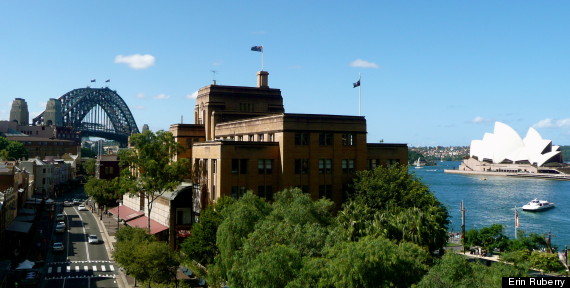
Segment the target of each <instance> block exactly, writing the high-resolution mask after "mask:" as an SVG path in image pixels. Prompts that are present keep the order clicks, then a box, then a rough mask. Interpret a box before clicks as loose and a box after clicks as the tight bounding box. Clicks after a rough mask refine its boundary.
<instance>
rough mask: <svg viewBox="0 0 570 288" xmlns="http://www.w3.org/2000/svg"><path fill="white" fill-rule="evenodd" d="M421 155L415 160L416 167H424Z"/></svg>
mask: <svg viewBox="0 0 570 288" xmlns="http://www.w3.org/2000/svg"><path fill="white" fill-rule="evenodd" d="M420 158H421V157H418V160H416V162H414V164H416V168H422V162H421V161H420Z"/></svg>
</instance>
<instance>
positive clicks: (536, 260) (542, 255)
mask: <svg viewBox="0 0 570 288" xmlns="http://www.w3.org/2000/svg"><path fill="white" fill-rule="evenodd" d="M528 260H529V264H530V266H531V267H532V268H535V269H540V270H542V271H548V272H559V271H561V270H563V269H564V265H563V264H562V262H560V260H559V259H558V255H557V254H556V253H548V252H539V251H532V253H531V254H530V257H529V259H528Z"/></svg>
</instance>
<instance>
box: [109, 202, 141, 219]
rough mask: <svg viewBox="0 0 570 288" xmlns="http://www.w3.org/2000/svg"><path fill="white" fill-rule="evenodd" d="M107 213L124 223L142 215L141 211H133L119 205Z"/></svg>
mask: <svg viewBox="0 0 570 288" xmlns="http://www.w3.org/2000/svg"><path fill="white" fill-rule="evenodd" d="M109 212H110V213H111V214H113V215H117V216H118V217H119V218H121V219H123V220H125V221H129V220H133V219H135V218H138V217H140V216H142V215H144V212H143V211H135V210H133V209H131V208H129V207H127V206H125V205H120V206H117V207H115V208H113V209H109Z"/></svg>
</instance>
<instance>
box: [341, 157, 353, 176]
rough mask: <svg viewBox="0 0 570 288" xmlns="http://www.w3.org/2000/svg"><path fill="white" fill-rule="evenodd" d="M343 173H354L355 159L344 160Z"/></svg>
mask: <svg viewBox="0 0 570 288" xmlns="http://www.w3.org/2000/svg"><path fill="white" fill-rule="evenodd" d="M342 173H344V174H351V173H354V159H342Z"/></svg>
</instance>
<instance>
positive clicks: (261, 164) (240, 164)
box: [197, 159, 399, 175]
mask: <svg viewBox="0 0 570 288" xmlns="http://www.w3.org/2000/svg"><path fill="white" fill-rule="evenodd" d="M197 161H199V160H198V159H197ZM201 161H202V162H201V167H202V169H204V173H207V172H208V170H209V169H208V168H210V167H208V159H202V160H201ZM248 161H249V159H232V174H248V171H247V170H248V169H247V168H248ZM318 161H319V162H318V167H319V174H332V172H333V167H332V166H333V165H332V159H319V160H318ZM398 162H399V161H398V160H397V159H389V160H388V163H387V164H388V165H392V164H396V163H398ZM211 163H212V167H211V169H212V173H214V174H215V173H216V171H217V161H216V159H212V162H211ZM355 163H356V160H355V159H342V160H341V169H342V173H344V174H351V173H354V172H355V171H356V164H355ZM378 166H380V159H368V169H376V167H378ZM273 167H274V160H273V159H258V160H257V173H258V174H264V175H269V174H273ZM295 174H309V159H295Z"/></svg>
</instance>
